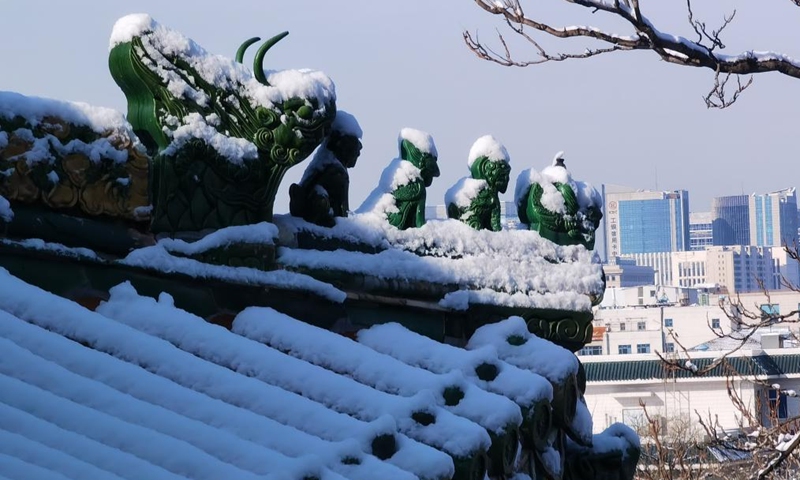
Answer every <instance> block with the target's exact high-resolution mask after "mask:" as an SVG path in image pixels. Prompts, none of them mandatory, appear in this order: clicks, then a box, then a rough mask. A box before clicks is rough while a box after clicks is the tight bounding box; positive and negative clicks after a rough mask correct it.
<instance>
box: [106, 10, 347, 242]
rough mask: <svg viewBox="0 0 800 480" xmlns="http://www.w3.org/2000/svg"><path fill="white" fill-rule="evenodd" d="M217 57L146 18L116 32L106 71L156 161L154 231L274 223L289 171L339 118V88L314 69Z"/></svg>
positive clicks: (129, 20) (259, 58) (258, 57)
mask: <svg viewBox="0 0 800 480" xmlns="http://www.w3.org/2000/svg"><path fill="white" fill-rule="evenodd" d="M287 34H288V32H283V33H281V34H279V35H276V36H275V37H272V38H271V39H269V40H267V41H266V42H264V43H263V44H262V45H261V46H260V47H259V49H258V50H257V52H256V54H255V57H254V61H253V70H252V71H251V70H249V69H247V68H246V67H245V66H244V65H242V64H241V61H242V60H243V58H244V55H245V53H246V50H247V48H248V47H249V46H250V45H253V44H254V43H256V42H258V41H259V38H258V37H254V38H251V39H249V40H247V41H245V42H244V43H243V44H242V46H241V47H240V48H239V50H238V51H237V53H236V61H234V60H229V59H226V58H224V57H221V56H218V55H210V54H209V53H207V52H206V51H205V50H203V48H202V47H200V46H199V45H197V44H196V43H195V42H193V41H192V40H190V39H188V38H185V37H183V36H182V35H181V34H179V33H178V32H174V31H171V30H169V29H167V28H165V27H163V26H161V25H159V24H158V23H157V22H155V21H154V20H153V19H152V18H150V17H149V16H147V15H129V16H127V17H123V18H122V19H120V20H119V21H118V22H117V25H115V28H114V32H113V33H112V38H111V51H110V54H109V68H110V70H111V75H112V77H113V78H114V80H115V81H116V82H117V84H118V85H119V86H120V88H121V89H122V91H123V92H124V93H125V96H126V97H127V99H128V121H129V122H130V123H131V125H132V126H133V128H134V131H135V132H136V134H137V135H138V136H139V138H140V139H141V140H142V142H143V143H144V144H145V146H146V147H147V149H148V152H149V153H150V155H151V156H152V157H153V158H154V160H153V166H152V168H153V172H152V178H153V180H154V181H153V190H152V198H153V206H154V212H153V223H152V229H153V231H154V232H156V233H158V232H176V231H185V230H194V231H196V230H202V229H206V228H221V227H225V226H230V225H241V224H246V223H255V222H259V221H270V220H271V219H272V207H273V203H274V200H275V193H276V192H277V189H278V186H279V185H280V182H281V180H282V178H283V175H284V174H285V173H286V171H287V170H288V169H289V168H290V167H292V166H293V165H296V164H297V163H299V162H301V161H302V160H304V159H305V158H307V157H308V156H309V155H310V154H311V153H312V152H313V151H314V149H315V148H316V147H317V146H318V145H319V144H320V143H321V142H322V140H323V139H324V138H325V137H326V136H327V135H328V133H329V131H330V125H331V122H332V121H333V119H334V116H335V114H336V104H335V101H336V98H335V97H336V96H335V91H334V86H333V83H332V82H331V81H330V79H329V78H328V77H326V76H325V75H323V74H321V73H320V72H313V71H309V70H301V71H293V72H289V73H290V74H287V72H269V74H268V72H266V71H265V70H264V68H263V66H262V62H263V59H264V56H265V55H266V53H267V51H268V50H269V49H270V48H271V47H272V46H273V45H275V44H276V43H277V42H278V41H279V40H281V39H282V38H284V37H285V36H286V35H287Z"/></svg>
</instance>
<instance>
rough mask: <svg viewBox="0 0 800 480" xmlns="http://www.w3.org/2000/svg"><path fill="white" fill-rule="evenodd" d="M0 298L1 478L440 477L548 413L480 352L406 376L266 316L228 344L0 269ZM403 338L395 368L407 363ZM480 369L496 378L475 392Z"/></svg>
mask: <svg viewBox="0 0 800 480" xmlns="http://www.w3.org/2000/svg"><path fill="white" fill-rule="evenodd" d="M0 286H2V288H0V349H2V351H3V352H4V353H5V355H3V356H2V357H0V439H5V438H6V437H8V438H7V439H9V440H14V441H13V442H4V441H3V442H0V445H6V446H0V455H4V456H8V457H9V458H11V459H12V460H11V461H10V463H7V465H11V466H12V467H9V468H13V470H9V471H8V472H11V473H12V478H15V477H17V476H19V475H23V476H25V475H28V474H31V473H34V474H36V472H38V470H37V469H49V470H50V471H52V472H53V476H54V477H58V475H63V476H64V477H65V478H75V476H76V475H77V476H78V477H81V478H84V477H86V478H88V477H91V478H109V479H117V478H144V477H147V478H157V479H161V478H164V479H180V478H198V479H203V478H208V479H211V478H237V479H247V478H256V477H259V478H266V479H271V478H275V479H278V478H280V479H301V478H309V477H314V478H319V479H320V480H337V479H341V478H350V479H354V480H361V479H364V480H366V479H368V478H374V477H375V475H378V476H379V477H381V478H388V479H400V480H413V479H415V478H423V479H444V478H451V477H452V476H453V475H454V473H455V472H456V470H455V468H456V464H457V463H458V462H456V463H454V459H456V460H458V459H464V458H469V457H470V456H473V455H477V456H478V458H482V457H483V455H484V452H486V451H487V449H489V447H490V441H491V440H490V437H489V435H487V430H488V432H491V433H492V438H499V437H502V436H503V435H504V434H505V432H506V430H505V429H506V428H511V429H512V430H516V428H518V427H519V425H520V423H521V422H522V421H523V418H522V415H521V412H522V410H521V407H523V406H529V405H527V404H526V403H524V402H538V401H544V402H547V403H549V402H550V401H551V399H552V387H551V385H550V383H548V382H547V381H546V380H544V379H543V378H541V377H539V376H537V375H535V374H533V373H531V372H529V371H525V370H520V369H518V368H516V367H514V366H512V365H510V364H507V363H505V362H503V361H502V360H500V359H499V358H498V357H497V354H496V351H495V350H493V349H491V348H483V349H476V350H473V351H467V350H463V349H461V348H458V347H453V346H449V345H444V344H440V343H438V342H435V341H432V340H428V342H430V343H429V345H428V346H430V345H438V346H439V347H441V348H436V349H433V350H431V351H434V350H435V351H436V352H438V353H435V354H433V357H431V358H436V359H438V360H437V361H435V362H434V364H431V365H419V362H415V361H410V360H409V359H408V358H397V357H398V355H387V354H385V353H380V352H379V351H378V350H379V349H377V350H376V349H375V348H373V347H372V346H370V344H369V342H367V343H364V342H362V343H357V342H355V341H353V340H350V339H348V338H346V337H342V336H339V335H338V334H335V333H332V332H329V331H327V330H323V329H320V328H317V327H312V326H310V325H306V324H303V323H301V322H299V321H297V320H295V319H293V318H291V317H288V316H286V315H283V314H280V313H278V312H276V311H274V310H270V309H265V308H251V309H247V310H245V311H244V312H243V313H242V314H240V315H239V317H238V318H237V320H236V321H235V322H234V324H233V331H229V330H227V329H225V328H222V327H219V326H216V325H212V324H210V323H207V322H205V321H204V320H202V319H201V318H199V317H195V316H193V315H191V314H189V313H187V312H185V311H183V310H181V309H179V308H177V307H176V306H175V305H174V301H173V299H172V297H170V296H169V295H167V294H162V295H161V296H160V297H159V298H158V299H154V298H151V297H144V296H141V295H139V294H138V293H137V292H136V291H135V290H134V289H133V287H132V286H131V285H130V284H121V285H119V286H117V287H115V288H114V289H112V291H111V295H110V298H109V299H108V301H107V302H105V303H102V304H101V305H100V306H99V307H98V308H97V311H91V310H88V309H86V308H84V307H82V306H80V305H78V304H77V303H75V302H73V301H70V300H68V299H65V298H62V297H58V296H55V295H53V294H50V293H48V292H45V291H43V290H41V289H39V288H38V287H35V286H32V285H29V284H27V283H25V282H23V281H22V280H20V279H18V278H16V277H14V276H12V275H11V274H10V273H8V272H7V271H5V270H0ZM387 327H391V326H387ZM395 328H396V327H395ZM396 334H397V332H394V331H392V332H389V335H392V336H395V335H396ZM403 335H404V336H406V337H408V338H407V339H406V340H408V343H407V346H408V347H407V348H406V354H410V353H411V352H412V351H413V350H419V348H420V346H421V345H422V344H420V343H419V341H422V337H420V338H419V339H418V340H417V341H411V340H412V339H413V337H414V335H416V334H413V333H412V332H410V331H406V332H405V333H404V334H403ZM370 336H371V337H372V338H380V336H381V329H380V328H377V327H376V329H375V330H374V331H372V332H371V334H370ZM426 348H427V347H426ZM395 353H397V352H395ZM489 363H491V364H492V365H494V368H495V369H496V370H497V372H496V373H497V374H496V375H493V377H494V378H491V379H487V378H482V374H481V373H480V372H479V371H480V370H481V366H483V365H484V364H489ZM421 367H422V368H421ZM454 385H455V386H457V387H458V390H459V392H455V393H457V394H456V395H453V393H454V392H449V391H447V389H448V388H450V387H452V386H454ZM458 393H460V395H459V394H458ZM419 413H423V414H426V415H428V416H429V417H430V418H432V419H433V421H432V422H426V421H425V420H424V419H423V420H420V418H421V417H417V416H416V415H417V414H419ZM514 438H516V437H514ZM387 439H391V441H389V442H388V448H387V446H386V445H387V443H386V440H387ZM513 441H514V442H516V441H517V440H513ZM12 444H13V448H12V447H10V446H8V445H12ZM382 445H383V446H382ZM548 448H552V447H548ZM460 461H461V460H459V462H460ZM8 472H0V474H2V473H8Z"/></svg>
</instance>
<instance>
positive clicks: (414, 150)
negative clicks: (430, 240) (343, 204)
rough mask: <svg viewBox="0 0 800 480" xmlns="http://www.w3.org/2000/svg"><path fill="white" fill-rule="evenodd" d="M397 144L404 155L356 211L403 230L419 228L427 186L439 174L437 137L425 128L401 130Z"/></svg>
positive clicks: (397, 159) (391, 165) (423, 218)
mask: <svg viewBox="0 0 800 480" xmlns="http://www.w3.org/2000/svg"><path fill="white" fill-rule="evenodd" d="M397 143H398V147H399V149H400V157H398V158H395V159H394V160H392V162H391V163H390V164H389V166H387V167H386V168H385V169H384V170H383V173H382V174H381V179H380V183H379V184H378V187H377V188H376V189H375V190H373V191H372V193H371V194H370V195H369V196H368V197H367V199H366V200H365V201H364V203H363V204H362V205H361V207H359V209H358V210H357V211H356V213H371V214H375V215H378V216H380V217H382V218H386V220H387V221H388V222H389V223H390V224H391V225H394V226H395V227H397V228H399V229H401V230H405V229H408V228H413V227H417V228H419V227H422V226H423V225H424V224H425V199H426V190H425V189H426V187H430V186H431V184H432V183H433V179H434V178H435V177H438V176H439V165H438V163H437V160H438V156H439V154H438V152H437V151H436V145H435V144H434V143H433V137H431V135H430V134H428V133H426V132H423V131H421V130H416V129H413V128H404V129H402V130H400V135H399V137H398V139H397Z"/></svg>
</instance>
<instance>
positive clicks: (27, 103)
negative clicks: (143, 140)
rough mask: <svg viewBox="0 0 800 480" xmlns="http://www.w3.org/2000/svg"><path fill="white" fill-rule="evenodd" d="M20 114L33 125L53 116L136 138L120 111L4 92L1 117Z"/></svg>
mask: <svg viewBox="0 0 800 480" xmlns="http://www.w3.org/2000/svg"><path fill="white" fill-rule="evenodd" d="M17 116H19V117H22V118H23V119H25V121H26V122H27V123H29V124H30V125H31V126H33V127H36V126H39V125H40V124H42V123H47V120H48V119H49V118H53V117H55V118H58V119H61V120H63V121H65V122H68V123H71V124H73V125H82V126H86V127H89V128H91V129H92V131H93V132H95V133H105V132H107V131H109V130H119V131H120V132H124V133H127V134H128V136H129V138H131V139H133V138H136V137H135V135H134V134H133V130H132V129H131V126H130V124H129V123H128V121H127V120H125V116H124V115H123V114H122V113H120V112H118V111H116V110H113V109H110V108H103V107H95V106H92V105H89V104H87V103H83V102H67V101H63V100H54V99H51V98H41V97H31V96H25V95H21V94H19V93H15V92H4V91H0V118H4V119H6V120H10V119H12V118H14V117H17ZM6 141H8V139H7V138H6ZM3 146H5V145H3V142H2V141H0V147H3Z"/></svg>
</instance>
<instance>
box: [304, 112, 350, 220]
mask: <svg viewBox="0 0 800 480" xmlns="http://www.w3.org/2000/svg"><path fill="white" fill-rule="evenodd" d="M361 136H362V131H361V127H360V126H359V124H358V121H357V120H356V119H355V117H353V116H352V115H350V114H349V113H347V112H345V111H342V110H339V111H338V112H337V113H336V119H335V120H334V121H333V127H332V131H331V133H330V135H329V136H328V138H326V139H325V140H324V141H323V142H322V145H320V148H318V149H317V151H316V153H315V154H314V157H313V158H312V159H311V162H310V163H309V165H308V167H307V168H306V171H305V172H304V174H303V178H302V179H301V180H300V182H299V183H294V184H292V185H291V186H290V187H289V197H290V198H289V212H290V213H291V215H293V216H295V217H301V218H303V219H304V220H306V221H307V222H311V223H315V224H317V225H321V226H323V227H332V226H334V225H335V224H336V217H346V216H347V215H348V212H349V210H350V202H349V191H350V177H349V175H348V173H347V169H349V168H353V167H354V166H355V164H356V161H357V160H358V157H359V155H360V154H361Z"/></svg>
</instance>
